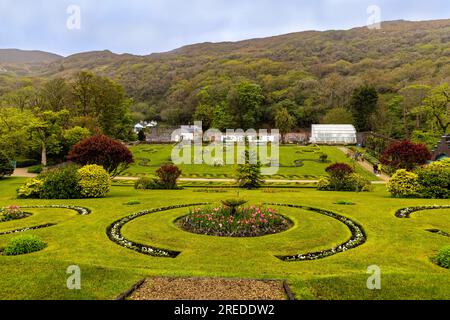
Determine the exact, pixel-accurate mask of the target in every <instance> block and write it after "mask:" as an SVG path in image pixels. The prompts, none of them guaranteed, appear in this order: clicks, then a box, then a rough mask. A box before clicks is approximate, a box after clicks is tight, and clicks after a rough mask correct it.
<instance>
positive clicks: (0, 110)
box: [0, 107, 36, 159]
mask: <svg viewBox="0 0 450 320" xmlns="http://www.w3.org/2000/svg"><path fill="white" fill-rule="evenodd" d="M35 121H36V118H35V116H34V115H33V114H32V113H31V111H30V110H24V111H23V112H21V111H19V110H17V109H16V108H5V107H0V137H1V139H0V150H2V151H3V152H4V153H6V155H7V156H8V157H10V158H11V159H16V157H17V156H19V155H23V154H25V153H26V152H27V151H28V150H29V149H30V148H31V146H32V141H31V139H30V133H29V130H28V126H29V125H30V123H34V122H35Z"/></svg>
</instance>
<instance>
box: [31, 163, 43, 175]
mask: <svg viewBox="0 0 450 320" xmlns="http://www.w3.org/2000/svg"><path fill="white" fill-rule="evenodd" d="M43 170H44V165H42V164H37V165H35V166H32V167H29V168H28V169H27V172H28V173H37V174H39V173H41V172H42V171H43Z"/></svg>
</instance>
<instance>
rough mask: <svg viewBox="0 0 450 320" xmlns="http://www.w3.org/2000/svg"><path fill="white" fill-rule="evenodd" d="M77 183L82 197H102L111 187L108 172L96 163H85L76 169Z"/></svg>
mask: <svg viewBox="0 0 450 320" xmlns="http://www.w3.org/2000/svg"><path fill="white" fill-rule="evenodd" d="M77 175H78V179H79V181H78V185H79V187H80V188H81V190H80V193H81V196H82V197H83V198H102V197H104V196H105V195H106V194H107V193H108V192H109V188H110V187H111V179H110V177H109V174H108V172H106V170H105V169H103V167H101V166H98V165H95V164H93V165H87V166H84V167H83V168H81V169H78V171H77Z"/></svg>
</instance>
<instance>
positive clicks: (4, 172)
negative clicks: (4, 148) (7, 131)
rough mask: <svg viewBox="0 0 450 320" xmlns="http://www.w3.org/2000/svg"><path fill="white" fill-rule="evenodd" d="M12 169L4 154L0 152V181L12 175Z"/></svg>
mask: <svg viewBox="0 0 450 320" xmlns="http://www.w3.org/2000/svg"><path fill="white" fill-rule="evenodd" d="M13 172H14V167H13V165H12V164H11V160H10V159H9V158H8V157H7V156H6V154H5V153H4V152H1V151H0V179H1V178H3V177H6V176H10V175H12V174H13Z"/></svg>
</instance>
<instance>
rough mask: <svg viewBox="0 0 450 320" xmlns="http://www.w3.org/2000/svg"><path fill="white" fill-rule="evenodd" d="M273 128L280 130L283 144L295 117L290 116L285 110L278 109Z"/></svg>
mask: <svg viewBox="0 0 450 320" xmlns="http://www.w3.org/2000/svg"><path fill="white" fill-rule="evenodd" d="M275 126H276V127H277V128H278V129H279V130H280V133H281V136H282V139H283V142H286V134H287V133H289V132H291V131H292V129H293V128H294V126H295V117H293V116H291V115H290V114H289V111H288V110H287V109H286V108H280V109H278V111H277V112H276V113H275Z"/></svg>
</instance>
